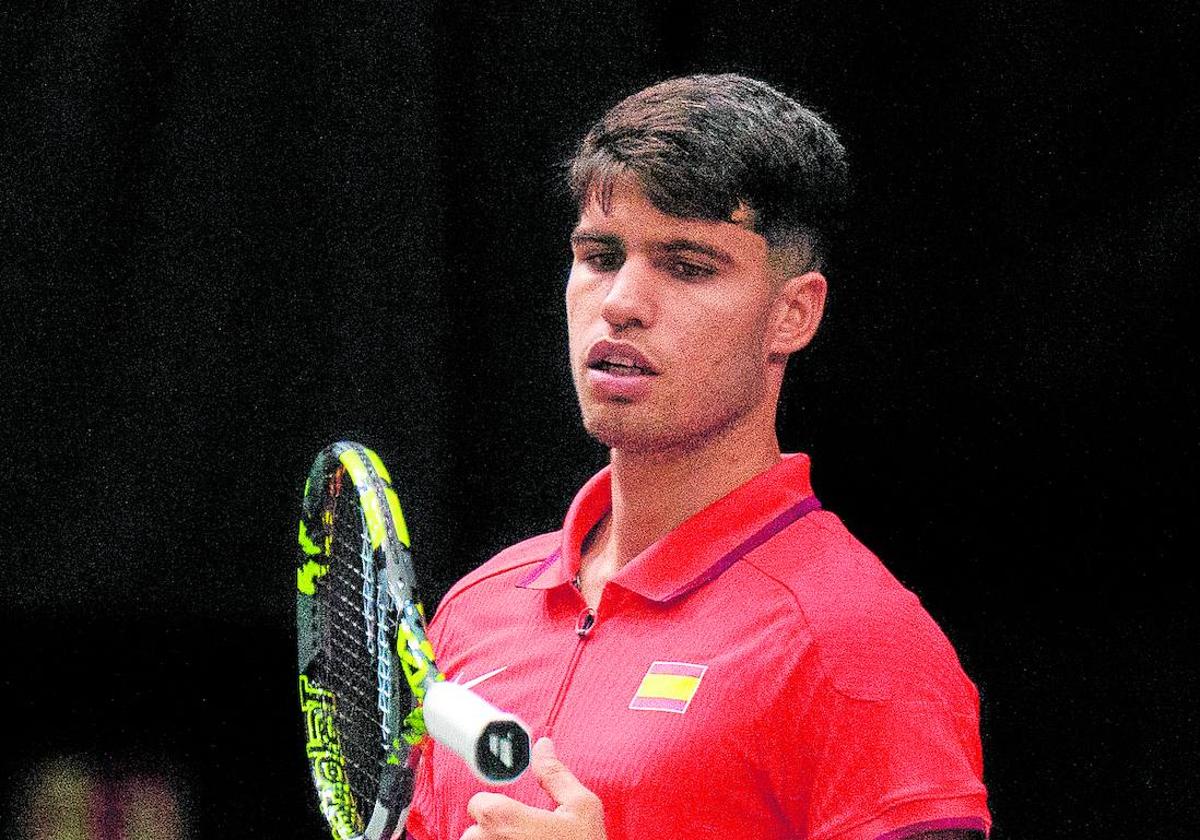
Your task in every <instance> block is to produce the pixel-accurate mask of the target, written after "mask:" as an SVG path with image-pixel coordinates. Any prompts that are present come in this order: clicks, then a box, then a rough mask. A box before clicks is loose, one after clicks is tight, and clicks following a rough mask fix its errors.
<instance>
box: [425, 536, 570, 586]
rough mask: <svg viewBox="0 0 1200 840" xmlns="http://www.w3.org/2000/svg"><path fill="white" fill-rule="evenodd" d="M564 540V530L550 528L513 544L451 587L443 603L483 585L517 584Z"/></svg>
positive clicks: (548, 556)
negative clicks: (548, 530)
mask: <svg viewBox="0 0 1200 840" xmlns="http://www.w3.org/2000/svg"><path fill="white" fill-rule="evenodd" d="M561 542H562V532H561V531H550V532H548V533H545V534H538V535H537V536H534V537H530V538H528V539H525V540H522V541H521V542H519V543H517V544H515V545H511V546H509V547H508V548H506V549H504V550H503V551H501V552H499V553H498V554H496V555H495V556H494V557H492V558H491V559H490V560H488V561H487V562H486V563H484V564H483V565H481V566H479V567H478V568H476V569H475V570H473V571H471V572H469V573H467V574H466V575H464V576H463V577H462V578H461V579H460V580H459V581H458V583H456V584H454V586H452V587H450V590H449V591H448V592H447V593H446V596H445V597H444V598H443V599H442V603H443V604H448V603H450V602H451V601H453V600H455V599H457V598H459V597H461V596H462V595H464V594H466V593H468V592H470V591H472V590H474V589H477V588H478V587H479V586H481V585H487V584H496V583H502V584H506V585H515V583H516V582H517V581H518V580H520V579H522V578H524V577H525V576H526V575H528V574H529V573H530V572H531V571H532V570H533V569H535V568H536V567H538V566H539V565H541V564H542V563H545V562H546V561H547V560H548V559H549V558H550V557H551V555H553V554H554V553H555V552H556V551H557V550H558V547H559V545H560V544H561Z"/></svg>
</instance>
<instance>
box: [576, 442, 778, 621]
mask: <svg viewBox="0 0 1200 840" xmlns="http://www.w3.org/2000/svg"><path fill="white" fill-rule="evenodd" d="M773 419H774V418H772V422H771V423H769V424H762V423H758V424H752V425H751V426H750V427H749V428H741V429H739V428H736V427H735V428H733V429H728V430H726V431H725V432H724V433H722V434H721V435H720V436H719V437H717V438H714V439H711V440H708V441H706V442H705V443H704V445H703V446H699V447H688V448H679V449H671V450H667V451H661V452H634V451H629V450H623V449H613V450H612V451H611V462H612V513H611V514H610V516H609V517H608V518H607V519H605V520H604V521H603V522H602V523H601V524H600V527H599V528H597V530H596V531H595V532H594V533H593V534H592V537H591V539H589V541H588V542H589V545H587V546H585V549H584V556H583V567H582V569H581V579H582V582H583V588H584V596H585V598H586V599H587V600H588V601H589V603H592V606H595V603H594V602H595V601H598V599H599V593H600V591H601V590H602V589H603V588H604V584H605V583H607V582H608V580H610V579H611V578H612V577H613V575H615V574H616V573H617V572H618V571H620V570H621V568H622V567H624V566H625V564H626V563H628V562H629V561H630V560H632V559H633V558H634V557H636V556H637V555H639V554H641V553H642V552H643V551H645V550H646V549H647V548H648V547H649V546H651V545H652V544H654V543H655V542H657V541H658V540H659V539H661V538H662V537H664V536H665V535H666V534H668V533H670V532H671V531H672V530H674V528H675V527H676V526H678V525H679V524H680V523H682V522H683V521H684V520H686V519H688V518H689V517H691V516H692V515H693V514H695V513H698V512H699V511H701V510H703V509H704V508H706V507H708V505H710V504H712V503H713V502H715V501H717V500H718V499H720V498H721V497H723V496H725V495H727V494H728V493H729V492H730V491H732V490H734V489H735V488H737V487H740V486H741V485H743V484H745V483H746V482H747V481H749V480H750V479H751V478H753V477H754V476H756V475H758V474H759V473H761V472H763V471H765V470H767V469H770V468H771V467H772V466H774V465H775V464H777V463H778V462H779V460H780V458H781V455H780V452H779V441H778V439H777V438H776V436H775V426H774V422H773ZM589 596H590V597H589Z"/></svg>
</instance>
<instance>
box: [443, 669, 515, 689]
mask: <svg viewBox="0 0 1200 840" xmlns="http://www.w3.org/2000/svg"><path fill="white" fill-rule="evenodd" d="M507 670H508V666H507V665H501V666H500V667H499V668H497V669H496V670H495V671H488V672H487V673H486V674H481V675H480V676H478V677H476V678H475V679H473V680H467V681H466V682H465V683H463V688H474V687H475V686H477V685H479V684H480V683H481V682H483V681H484V680H490V679H491V678H492V677H494V676H496V675H497V674H499V673H500V672H502V671H507ZM455 682H457V680H456V681H455Z"/></svg>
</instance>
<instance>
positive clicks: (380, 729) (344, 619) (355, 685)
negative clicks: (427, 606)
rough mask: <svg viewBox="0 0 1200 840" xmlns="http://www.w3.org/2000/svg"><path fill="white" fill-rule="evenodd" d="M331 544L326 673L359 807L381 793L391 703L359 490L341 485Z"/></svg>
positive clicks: (325, 589) (323, 592) (325, 592)
mask: <svg viewBox="0 0 1200 840" xmlns="http://www.w3.org/2000/svg"><path fill="white" fill-rule="evenodd" d="M332 525H333V534H332V535H331V536H332V537H333V539H332V545H333V551H332V553H331V556H330V563H329V572H328V573H327V574H326V575H325V577H324V578H323V579H322V581H321V583H322V586H321V587H320V596H321V598H322V600H323V605H324V608H325V612H326V620H325V621H324V622H323V624H324V635H323V638H322V651H323V653H322V661H321V672H322V673H321V678H322V682H323V684H324V685H325V686H326V687H327V688H328V689H329V690H331V691H332V692H333V693H334V696H335V697H336V698H337V704H336V707H335V713H334V717H335V725H336V726H337V729H338V732H339V734H340V741H341V748H342V755H343V759H344V761H345V765H346V776H347V781H348V782H349V785H350V790H351V792H352V793H353V796H354V799H355V802H356V803H357V804H358V807H359V809H360V811H362V810H363V809H368V808H370V807H371V805H372V804H373V803H374V801H375V799H376V796H377V794H378V779H379V763H380V761H381V759H383V757H384V747H383V743H384V737H383V734H382V733H384V732H385V731H386V723H387V721H386V715H385V711H384V710H383V709H381V707H384V706H386V704H385V703H383V702H382V700H381V698H380V697H379V693H380V682H381V681H380V680H378V679H377V673H378V668H379V666H378V661H379V649H378V645H379V639H380V634H379V627H378V622H379V617H380V612H381V611H380V610H379V609H378V605H377V603H376V600H377V597H376V596H377V595H382V594H385V593H379V592H378V578H377V570H376V568H375V556H374V552H373V550H372V548H371V542H370V537H369V535H368V533H367V528H366V522H365V520H364V518H363V515H362V511H361V509H360V508H359V503H358V497H357V494H356V493H354V492H346V493H339V494H338V496H337V498H336V501H335V505H334V510H333V523H332Z"/></svg>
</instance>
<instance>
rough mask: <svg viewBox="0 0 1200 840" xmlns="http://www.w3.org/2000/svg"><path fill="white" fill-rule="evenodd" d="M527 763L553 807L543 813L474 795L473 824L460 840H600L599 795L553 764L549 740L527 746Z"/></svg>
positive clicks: (489, 796)
mask: <svg viewBox="0 0 1200 840" xmlns="http://www.w3.org/2000/svg"><path fill="white" fill-rule="evenodd" d="M530 765H531V766H532V769H533V772H534V774H535V775H536V776H537V780H538V784H540V785H541V786H542V790H544V791H546V793H548V794H550V798H551V799H553V800H554V801H555V802H557V803H558V807H557V808H555V809H554V810H553V811H546V810H543V809H541V808H534V807H532V806H530V805H525V804H523V803H521V802H517V801H516V800H515V799H510V798H509V797H507V796H502V795H501V794H498V793H488V792H486V791H485V792H481V793H477V794H475V795H474V796H472V797H471V801H470V802H468V803H467V812H468V813H469V814H470V815H471V818H472V819H473V820H475V825H473V826H471V827H470V828H468V829H467V830H466V831H465V832H464V833H463V836H462V840H604V806H603V805H601V803H600V797H598V796H596V794H594V793H592V792H591V791H590V790H588V789H587V788H585V787H584V786H583V785H582V784H580V782H579V780H578V779H576V778H575V776H574V775H573V774H572V773H571V771H570V770H568V769H567V768H566V765H564V764H563V763H562V762H561V761H559V760H558V758H557V757H556V756H555V755H554V744H553V743H551V742H550V739H549V738H539V739H538V742H537V743H536V744H534V745H533V755H532V756H531V761H530Z"/></svg>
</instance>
